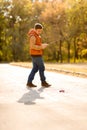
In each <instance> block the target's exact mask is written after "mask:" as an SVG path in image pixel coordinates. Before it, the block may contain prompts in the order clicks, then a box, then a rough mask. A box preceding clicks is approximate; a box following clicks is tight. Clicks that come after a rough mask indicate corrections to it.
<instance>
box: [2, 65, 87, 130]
mask: <svg viewBox="0 0 87 130" xmlns="http://www.w3.org/2000/svg"><path fill="white" fill-rule="evenodd" d="M29 73H30V69H29V68H22V67H17V66H11V65H9V64H0V130H87V79H86V78H80V77H74V76H70V75H63V74H58V73H55V72H48V71H46V72H45V75H46V77H47V81H48V82H49V83H50V84H52V86H51V87H50V88H43V87H41V83H40V78H39V74H38V73H37V74H36V76H35V79H34V84H36V85H37V88H32V89H27V88H26V82H27V77H28V74H29ZM62 89H63V90H64V91H65V92H64V93H63V92H59V91H60V90H62Z"/></svg>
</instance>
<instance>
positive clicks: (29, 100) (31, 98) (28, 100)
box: [18, 88, 44, 105]
mask: <svg viewBox="0 0 87 130" xmlns="http://www.w3.org/2000/svg"><path fill="white" fill-rule="evenodd" d="M43 90H44V88H39V89H38V90H35V89H32V88H29V92H27V93H25V94H24V95H23V96H22V97H21V98H20V99H19V100H18V102H19V103H24V104H25V105H33V104H36V102H35V100H36V99H44V98H43V97H41V96H40V93H41V92H43Z"/></svg>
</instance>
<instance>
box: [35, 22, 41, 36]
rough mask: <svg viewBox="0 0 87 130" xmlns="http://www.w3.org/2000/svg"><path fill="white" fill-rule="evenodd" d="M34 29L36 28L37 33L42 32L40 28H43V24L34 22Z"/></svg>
mask: <svg viewBox="0 0 87 130" xmlns="http://www.w3.org/2000/svg"><path fill="white" fill-rule="evenodd" d="M34 29H35V30H36V32H37V34H38V35H39V34H41V33H42V30H43V26H42V25H41V24H40V23H36V24H35V25H34Z"/></svg>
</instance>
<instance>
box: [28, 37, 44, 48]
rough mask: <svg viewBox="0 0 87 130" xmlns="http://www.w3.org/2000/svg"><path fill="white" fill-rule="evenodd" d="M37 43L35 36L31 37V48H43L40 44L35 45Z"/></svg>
mask: <svg viewBox="0 0 87 130" xmlns="http://www.w3.org/2000/svg"><path fill="white" fill-rule="evenodd" d="M35 43H36V38H35V36H31V38H30V48H31V49H35V50H41V49H42V45H41V46H38V45H35Z"/></svg>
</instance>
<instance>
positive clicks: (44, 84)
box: [41, 81, 51, 88]
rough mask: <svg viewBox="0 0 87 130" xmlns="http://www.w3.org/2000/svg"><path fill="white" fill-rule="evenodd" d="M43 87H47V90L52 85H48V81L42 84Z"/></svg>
mask: <svg viewBox="0 0 87 130" xmlns="http://www.w3.org/2000/svg"><path fill="white" fill-rule="evenodd" d="M41 85H42V86H43V87H46V88H47V87H50V86H51V85H50V84H48V83H47V82H46V81H44V82H42V83H41Z"/></svg>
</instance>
